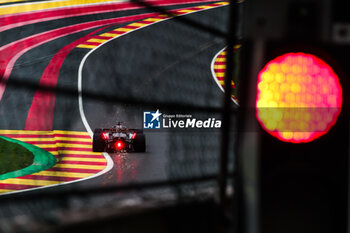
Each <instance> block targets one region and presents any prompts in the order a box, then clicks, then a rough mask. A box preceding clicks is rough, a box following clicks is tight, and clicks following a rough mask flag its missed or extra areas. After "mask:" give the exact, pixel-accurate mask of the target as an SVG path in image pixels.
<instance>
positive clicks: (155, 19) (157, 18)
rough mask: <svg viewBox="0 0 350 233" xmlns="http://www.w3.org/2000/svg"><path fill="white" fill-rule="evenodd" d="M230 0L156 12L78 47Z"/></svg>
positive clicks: (222, 4)
mask: <svg viewBox="0 0 350 233" xmlns="http://www.w3.org/2000/svg"><path fill="white" fill-rule="evenodd" d="M228 4H229V2H216V3H212V4H208V5H203V6H197V7H190V8H183V9H178V10H171V11H169V14H156V16H155V17H152V18H147V19H144V20H142V21H138V22H136V23H131V24H129V25H126V26H124V27H121V28H117V29H114V30H112V31H110V32H106V33H103V34H100V35H96V36H92V37H91V38H89V39H88V40H86V41H85V42H84V43H81V44H80V45H78V46H77V47H78V48H85V49H94V48H96V47H98V46H100V45H102V44H104V43H107V42H108V41H110V40H112V39H114V38H117V37H120V36H122V35H124V34H127V33H129V32H131V31H134V30H137V29H140V28H143V27H147V26H149V25H152V24H155V23H158V22H161V21H164V20H167V19H169V18H173V17H175V16H181V15H187V14H190V13H193V12H196V11H201V10H206V9H210V8H215V7H218V6H225V5H228Z"/></svg>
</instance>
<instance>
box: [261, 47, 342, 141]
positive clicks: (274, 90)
mask: <svg viewBox="0 0 350 233" xmlns="http://www.w3.org/2000/svg"><path fill="white" fill-rule="evenodd" d="M342 101H343V99H342V88H341V85H340V83H339V79H338V76H337V75H336V74H335V73H334V71H333V70H332V68H331V67H330V66H329V65H328V64H326V63H325V62H324V61H322V60H321V59H319V58H317V57H315V56H314V55H311V54H305V53H287V54H284V55H282V56H279V57H277V58H275V59H273V60H272V61H270V62H269V63H268V64H267V65H266V66H265V67H264V68H263V69H262V70H261V72H260V73H259V76H258V83H257V98H256V116H257V119H258V121H259V122H260V124H261V125H262V127H263V128H264V129H265V130H266V131H267V132H268V133H270V134H271V135H273V136H274V137H276V138H278V139H280V140H282V141H286V142H292V143H300V142H310V141H312V140H314V139H316V138H318V137H320V136H321V135H323V134H325V133H327V132H328V131H329V129H330V128H331V127H332V126H333V125H334V124H335V122H336V121H337V118H338V116H339V114H340V111H341V106H342Z"/></svg>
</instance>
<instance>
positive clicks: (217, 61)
mask: <svg viewBox="0 0 350 233" xmlns="http://www.w3.org/2000/svg"><path fill="white" fill-rule="evenodd" d="M240 47H241V45H235V46H234V49H235V50H238V49H239V48H240ZM212 72H213V76H214V79H215V81H216V83H217V84H218V85H219V87H220V89H221V90H222V91H224V89H225V72H226V49H222V50H221V51H220V52H219V53H218V54H216V56H215V57H214V59H213V62H212ZM231 87H232V89H235V88H236V84H235V82H234V81H232V83H231ZM232 100H233V102H235V103H236V104H237V105H238V99H237V97H236V96H235V95H233V94H232Z"/></svg>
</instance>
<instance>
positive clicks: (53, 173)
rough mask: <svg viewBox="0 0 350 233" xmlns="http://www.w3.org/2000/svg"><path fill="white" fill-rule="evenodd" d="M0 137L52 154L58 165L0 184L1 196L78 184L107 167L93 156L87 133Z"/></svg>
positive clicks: (3, 132) (12, 133) (12, 132)
mask: <svg viewBox="0 0 350 233" xmlns="http://www.w3.org/2000/svg"><path fill="white" fill-rule="evenodd" d="M0 135H2V136H5V137H9V138H13V139H16V140H20V141H22V142H26V143H29V144H32V145H35V146H38V147H40V148H42V149H44V150H46V151H48V152H50V153H51V154H53V155H54V156H55V157H56V161H57V163H56V165H54V166H53V167H52V168H50V169H47V170H44V171H41V172H38V173H34V174H31V175H25V176H21V177H17V178H10V179H6V180H1V181H0V193H8V192H13V191H19V190H27V189H33V188H38V187H43V186H51V185H57V184H63V183H66V182H71V181H78V180H80V179H83V178H87V177H90V176H93V175H95V174H97V173H99V172H101V171H102V170H103V169H104V168H105V167H106V166H107V160H106V158H105V157H104V155H103V154H102V153H95V152H92V139H91V137H90V135H89V134H88V133H87V132H76V131H60V130H54V131H27V130H0Z"/></svg>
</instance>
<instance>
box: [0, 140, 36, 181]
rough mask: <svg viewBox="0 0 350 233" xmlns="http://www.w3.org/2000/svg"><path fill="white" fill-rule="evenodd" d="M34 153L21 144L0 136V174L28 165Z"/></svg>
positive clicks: (31, 161)
mask: <svg viewBox="0 0 350 233" xmlns="http://www.w3.org/2000/svg"><path fill="white" fill-rule="evenodd" d="M33 159H34V155H33V154H32V152H30V151H29V150H27V149H26V148H24V147H23V146H21V145H19V144H17V143H13V142H9V141H6V140H4V139H2V138H0V175H2V174H5V173H8V172H12V171H17V170H20V169H23V168H25V167H28V166H29V165H31V164H32V163H33Z"/></svg>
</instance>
